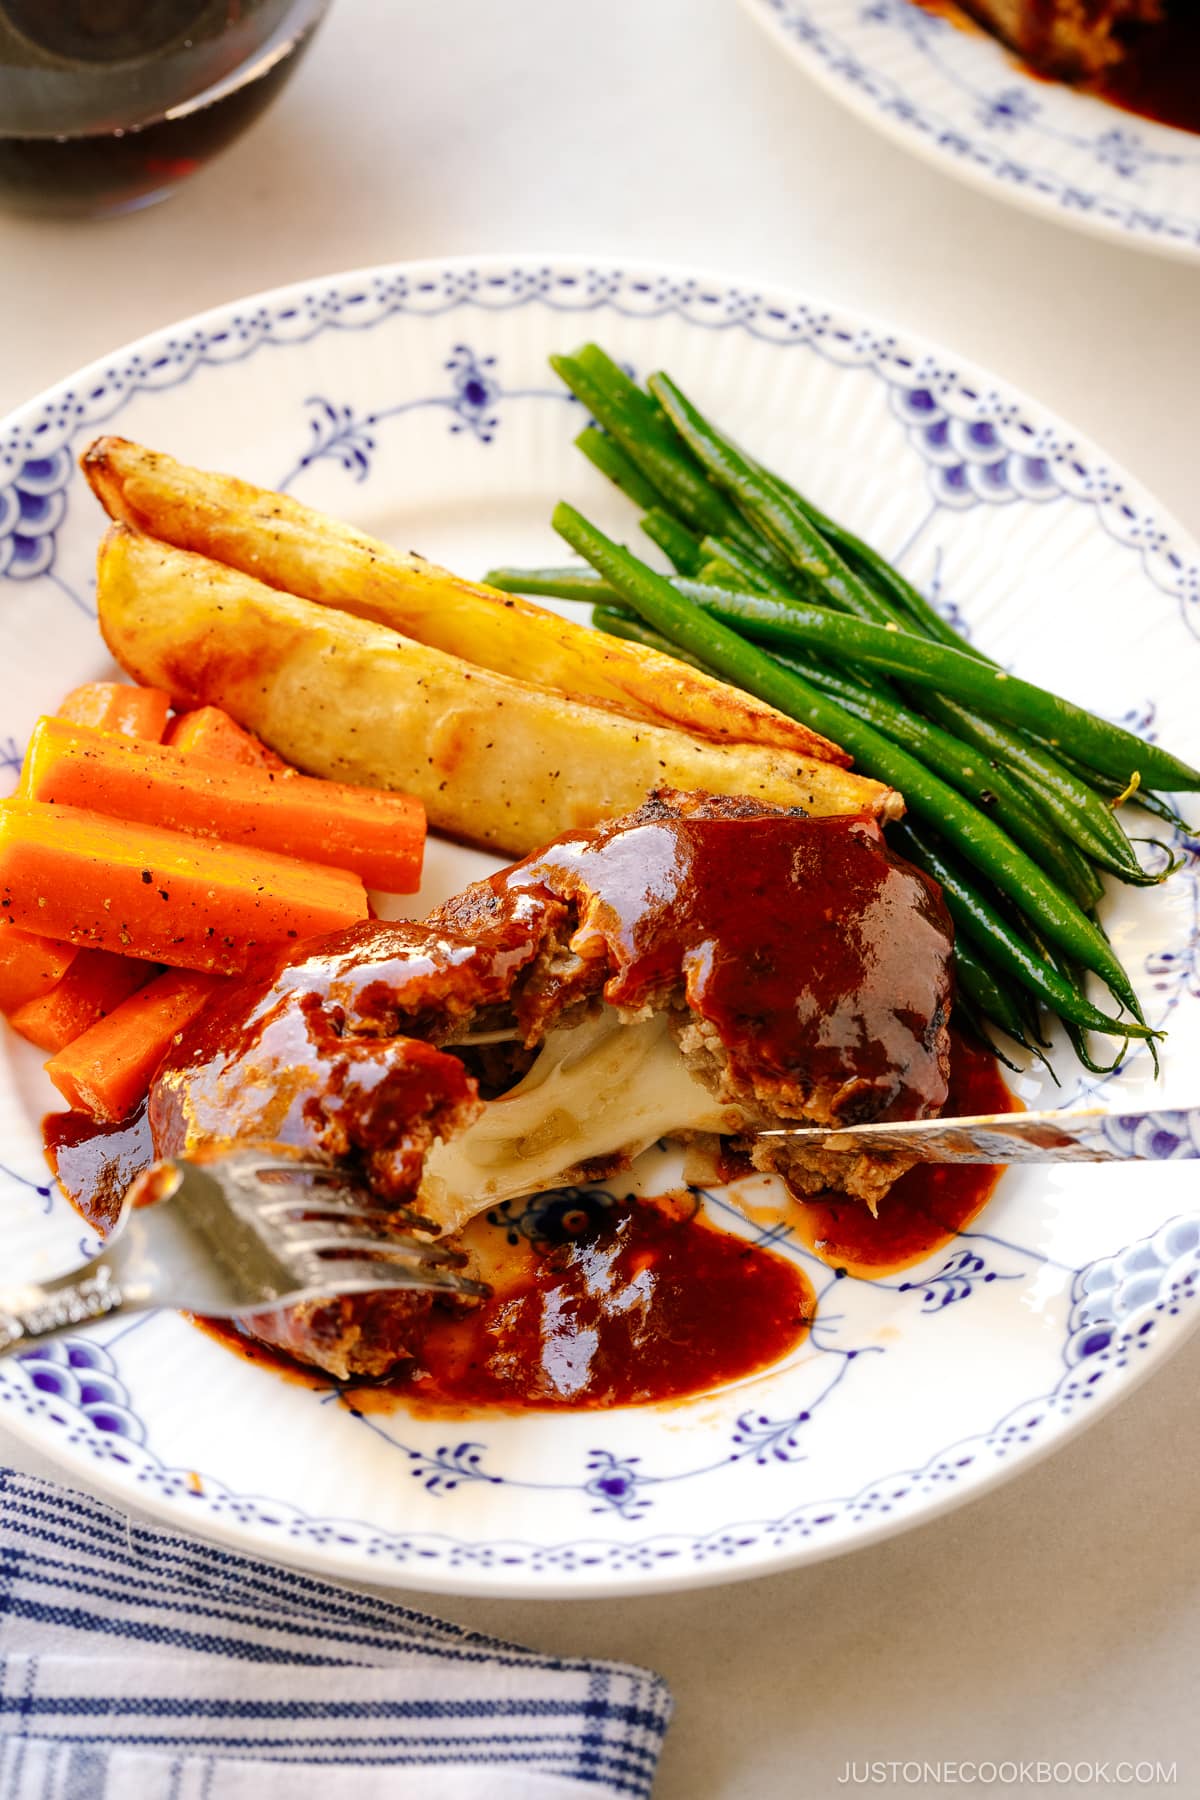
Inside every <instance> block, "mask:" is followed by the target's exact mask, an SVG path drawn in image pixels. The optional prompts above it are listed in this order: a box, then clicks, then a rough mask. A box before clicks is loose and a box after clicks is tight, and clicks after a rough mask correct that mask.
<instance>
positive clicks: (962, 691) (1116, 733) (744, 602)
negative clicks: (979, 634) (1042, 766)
mask: <svg viewBox="0 0 1200 1800" xmlns="http://www.w3.org/2000/svg"><path fill="white" fill-rule="evenodd" d="M711 610H712V611H713V612H714V613H716V614H717V615H718V616H719V617H720V618H721V619H723V620H724V621H726V622H729V621H733V622H735V623H736V624H738V625H740V626H741V627H742V628H743V629H744V630H745V631H746V632H747V633H748V635H750V636H752V637H753V638H755V639H756V640H757V641H758V642H760V643H766V644H770V645H773V646H778V647H779V648H780V649H784V650H786V649H788V648H789V647H791V646H793V645H795V644H807V645H808V646H809V647H810V648H813V649H816V650H819V651H820V652H822V653H823V654H826V655H829V656H835V657H838V658H839V659H840V660H841V661H843V662H846V661H849V662H851V663H855V662H858V661H860V660H861V661H862V662H865V663H867V664H868V665H869V666H870V667H871V668H876V669H882V670H884V672H885V673H887V674H890V675H899V676H901V677H903V679H904V680H905V681H912V682H916V683H917V684H918V685H919V686H921V687H930V688H933V689H935V690H937V691H938V692H941V693H945V694H949V695H951V696H952V697H953V698H955V699H959V700H965V701H966V702H967V704H968V705H969V706H971V707H973V708H978V709H979V710H981V711H982V712H984V713H986V714H987V715H988V716H990V717H994V718H999V719H1003V720H1005V721H1006V722H1007V723H1008V724H1009V725H1017V726H1020V727H1021V728H1023V729H1025V730H1029V731H1033V732H1037V733H1038V734H1039V735H1042V736H1045V737H1047V738H1048V739H1049V741H1050V742H1051V743H1052V744H1053V745H1054V746H1055V747H1056V748H1057V747H1058V745H1059V744H1060V743H1065V744H1066V745H1067V747H1068V749H1069V750H1070V752H1071V753H1072V754H1074V755H1076V756H1078V757H1079V758H1080V759H1081V760H1083V761H1085V762H1087V763H1090V764H1091V765H1092V766H1093V767H1094V768H1097V769H1099V770H1100V771H1101V773H1103V774H1107V775H1111V776H1112V777H1114V779H1115V778H1119V777H1120V776H1121V775H1124V776H1125V778H1126V780H1128V779H1129V778H1130V776H1132V775H1133V773H1134V772H1135V771H1139V772H1140V773H1141V776H1142V779H1143V780H1144V781H1145V782H1146V783H1147V785H1148V786H1150V787H1155V788H1164V789H1166V790H1168V791H1174V790H1175V789H1191V790H1195V789H1200V770H1196V769H1193V768H1192V767H1191V766H1190V765H1189V764H1188V763H1185V762H1183V761H1181V760H1180V759H1179V758H1178V757H1175V756H1172V755H1171V754H1170V752H1169V751H1166V750H1163V749H1161V748H1160V747H1159V746H1158V745H1157V744H1147V743H1146V742H1145V741H1144V740H1143V739H1141V738H1137V737H1134V735H1133V733H1132V732H1130V731H1125V730H1124V729H1123V728H1122V727H1121V726H1120V725H1110V724H1109V723H1108V721H1107V720H1106V719H1099V718H1097V717H1096V715H1095V714H1094V713H1090V712H1087V711H1086V710H1085V708H1083V707H1082V706H1076V705H1075V704H1074V702H1073V701H1070V700H1063V699H1061V698H1060V697H1059V696H1058V695H1057V694H1052V693H1050V692H1049V691H1048V690H1047V689H1046V688H1040V687H1035V686H1034V684H1033V683H1032V682H1029V681H1022V680H1021V679H1020V677H1019V676H1016V675H1009V674H1008V673H1006V671H1005V670H1003V669H997V668H994V667H993V666H991V665H990V664H987V663H980V662H978V661H977V660H976V659H975V658H974V657H971V656H965V655H964V654H963V652H962V651H961V650H952V649H950V648H949V646H948V645H946V644H937V643H934V642H933V641H932V639H929V638H922V637H917V636H916V635H915V633H912V632H907V631H900V630H898V629H897V628H896V626H895V625H872V624H868V623H866V622H865V621H864V620H862V619H851V618H840V617H838V616H836V615H835V614H833V613H831V612H830V610H829V609H828V608H827V607H818V606H810V605H804V604H801V603H799V602H797V601H795V600H791V599H786V598H776V597H775V596H771V595H766V594H740V593H733V594H729V595H728V596H724V597H723V596H722V595H721V594H720V593H719V592H718V593H714V595H713V600H712V606H711Z"/></svg>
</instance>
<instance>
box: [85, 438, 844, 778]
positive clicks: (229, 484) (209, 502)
mask: <svg viewBox="0 0 1200 1800" xmlns="http://www.w3.org/2000/svg"><path fill="white" fill-rule="evenodd" d="M82 466H83V470H84V473H85V474H86V476H87V478H88V480H89V481H90V483H91V485H92V487H93V489H94V490H95V492H96V494H97V496H98V497H99V499H100V501H101V504H102V505H103V506H104V508H105V510H106V511H107V512H108V514H109V515H110V517H112V518H113V519H116V520H119V521H121V522H122V523H124V524H126V525H132V526H134V527H136V528H137V529H138V530H139V531H144V532H146V533H148V534H149V535H150V536H151V537H156V538H160V539H161V540H162V541H163V542H164V543H167V544H174V545H175V546H176V547H177V548H178V549H181V550H193V551H196V552H198V553H199V554H200V555H203V556H211V557H213V558H215V560H216V561H217V562H222V563H227V564H228V565H229V567H230V568H234V569H240V570H241V571H242V572H243V574H246V575H253V576H255V577H256V578H257V579H258V580H259V581H264V582H266V583H267V585H268V586H270V587H275V588H280V589H282V590H283V591H284V592H285V593H289V594H295V595H298V596H299V597H300V598H301V599H305V600H314V601H317V602H319V603H320V604H321V605H323V606H335V607H338V608H339V609H340V610H341V611H342V612H346V613H353V614H354V615H355V617H357V618H360V619H371V620H374V622H375V623H376V624H377V625H387V626H389V627H390V628H391V629H392V630H393V631H398V632H400V633H401V634H402V635H403V636H405V637H409V638H415V639H416V641H417V642H418V643H420V644H427V645H429V646H430V647H431V648H432V649H435V650H445V651H447V652H448V653H449V654H450V655H451V656H460V657H462V658H463V659H464V660H465V661H467V662H471V663H475V664H477V665H478V666H480V667H481V668H485V669H491V670H493V671H494V672H495V673H496V674H499V675H511V676H512V677H513V679H514V680H517V681H523V682H535V683H536V684H537V685H538V686H539V687H548V688H557V689H558V691H559V692H560V693H563V694H566V695H567V696H568V697H569V698H571V699H573V700H581V701H584V702H586V703H588V704H600V705H603V706H614V707H617V708H618V709H619V710H620V711H621V712H624V713H626V714H628V715H629V716H631V717H633V718H639V719H645V720H647V721H648V722H649V723H650V724H654V725H677V726H679V727H680V728H681V729H682V730H684V731H688V732H691V733H692V734H693V735H694V736H700V737H707V738H711V739H713V741H714V742H716V743H744V744H764V745H769V746H771V747H772V748H774V749H777V750H782V751H785V752H786V753H788V754H789V755H799V756H803V757H812V758H816V759H817V760H818V761H822V762H832V763H839V764H841V765H842V766H843V767H846V766H848V765H849V763H850V760H851V759H850V757H849V756H847V755H846V752H845V751H844V750H841V749H839V748H838V746H837V745H835V744H831V743H830V742H829V741H828V739H826V738H823V737H821V736H819V735H818V733H816V732H815V731H811V730H810V729H809V728H808V726H806V725H800V724H797V723H796V722H795V721H794V720H792V719H788V718H785V717H784V715H783V714H782V713H779V712H776V711H775V709H774V708H773V707H770V706H767V705H765V704H764V703H763V702H762V701H760V700H756V699H754V698H753V696H752V695H750V694H744V693H742V692H740V690H739V689H737V688H734V687H729V686H727V685H726V683H724V682H722V681H717V680H715V679H714V678H713V677H712V676H709V675H704V674H702V673H701V672H700V670H698V669H693V668H691V667H689V666H688V665H687V664H686V663H681V662H677V661H676V660H675V659H674V658H673V657H668V656H660V655H659V654H658V652H657V651H654V650H648V649H646V648H645V647H644V646H643V645H641V644H627V643H624V642H622V641H621V640H620V639H618V638H609V637H605V636H604V635H603V634H601V633H598V632H594V631H591V630H590V629H589V628H588V627H587V626H586V625H578V624H575V623H573V622H572V621H570V620H568V619H563V618H560V617H559V615H558V614H557V613H553V612H549V611H547V610H546V608H544V607H541V606H535V605H533V604H532V603H531V602H530V601H528V600H520V599H516V598H514V597H513V596H512V595H510V594H501V593H497V592H496V591H495V590H494V589H492V588H488V587H482V586H480V585H479V584H477V583H475V582H470V581H463V580H461V579H460V578H459V577H458V576H456V575H452V574H450V573H449V572H448V571H447V570H445V569H440V568H438V567H437V565H436V564H434V563H430V562H426V561H425V559H424V558H423V557H420V556H414V555H409V556H404V555H401V554H400V553H399V552H398V551H395V550H393V549H391V548H390V547H389V546H388V545H387V544H382V543H378V542H376V541H375V540H374V539H372V538H369V537H364V535H363V534H362V533H361V532H359V531H354V530H352V529H351V527H350V526H349V525H343V524H341V523H339V521H337V520H336V519H330V518H326V517H325V515H324V514H323V513H319V512H314V511H313V510H312V508H311V507H308V506H302V505H301V504H300V502H299V501H298V500H293V499H291V498H290V497H289V496H288V495H286V494H275V493H271V492H270V491H269V490H267V489H265V488H259V487H254V486H253V485H252V484H251V483H250V482H248V481H239V480H237V479H236V478H235V477H234V476H232V475H216V474H209V473H207V472H206V471H204V470H201V469H191V468H187V467H185V465H184V464H182V463H178V462H175V461H174V460H173V459H172V458H171V457H169V456H164V455H163V454H161V452H158V451H154V450H146V449H144V448H143V447H142V446H141V445H140V444H132V443H129V442H128V441H127V440H126V439H125V438H118V437H102V438H98V439H97V440H96V442H95V443H94V444H93V445H92V446H91V448H90V449H89V450H88V451H87V452H86V453H85V455H84V457H83V465H82Z"/></svg>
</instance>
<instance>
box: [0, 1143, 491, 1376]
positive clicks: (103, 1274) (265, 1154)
mask: <svg viewBox="0 0 1200 1800" xmlns="http://www.w3.org/2000/svg"><path fill="white" fill-rule="evenodd" d="M142 1182H144V1183H149V1184H151V1191H153V1192H154V1193H155V1195H156V1199H155V1203H154V1204H153V1205H150V1206H135V1205H134V1204H133V1201H132V1199H131V1198H130V1197H129V1196H127V1197H126V1200H125V1204H124V1207H123V1208H122V1211H121V1216H120V1218H119V1220H118V1222H117V1226H116V1229H115V1231H114V1233H113V1235H112V1237H111V1238H110V1240H109V1243H108V1244H107V1246H106V1247H105V1249H104V1250H103V1251H102V1252H101V1253H100V1255H99V1256H96V1257H94V1258H93V1259H92V1261H91V1262H89V1263H85V1264H84V1265H83V1267H82V1268H79V1269H74V1270H72V1271H71V1273H70V1274H68V1275H60V1276H58V1277H57V1278H56V1279H54V1280H52V1281H47V1282H44V1283H30V1284H28V1285H27V1286H25V1287H18V1288H13V1289H7V1290H5V1289H0V1356H3V1355H4V1354H5V1352H6V1351H10V1350H17V1349H20V1348H22V1347H23V1346H25V1345H27V1344H34V1343H37V1342H38V1341H39V1340H40V1339H42V1338H47V1337H53V1336H54V1334H55V1333H56V1332H59V1331H65V1330H67V1329H68V1328H69V1327H71V1326H73V1325H81V1324H84V1323H86V1322H87V1321H88V1320H90V1319H99V1318H102V1317H104V1316H105V1315H106V1314H110V1313H122V1312H146V1311H150V1310H153V1309H154V1308H157V1307H167V1308H171V1309H175V1310H180V1311H184V1312H197V1313H207V1314H209V1315H210V1316H211V1317H213V1318H231V1317H233V1316H234V1315H235V1314H237V1313H252V1312H268V1311H271V1310H272V1309H273V1308H275V1307H279V1306H292V1305H295V1304H296V1303H297V1302H298V1301H302V1300H317V1299H328V1298H331V1297H333V1296H335V1295H339V1294H368V1293H379V1292H383V1291H386V1290H389V1289H399V1288H416V1289H432V1290H434V1291H436V1292H439V1293H446V1294H476V1295H486V1294H487V1293H488V1292H489V1291H490V1290H489V1289H488V1288H486V1287H484V1286H483V1285H482V1284H481V1283H480V1282H478V1281H472V1280H471V1279H470V1278H469V1277H468V1276H466V1275H464V1274H462V1272H461V1271H462V1266H463V1264H464V1263H465V1262H466V1257H465V1256H464V1255H463V1254H462V1252H461V1251H458V1250H451V1249H449V1248H447V1247H446V1246H444V1245H441V1244H435V1243H430V1242H428V1241H423V1240H422V1238H421V1237H419V1236H417V1235H415V1234H417V1233H425V1234H430V1235H431V1234H433V1233H434V1232H436V1231H437V1226H436V1225H434V1224H432V1223H431V1221H430V1220H428V1219H423V1218H421V1216H420V1215H419V1214H418V1213H414V1212H410V1211H408V1210H407V1209H405V1208H391V1209H388V1210H384V1209H383V1208H382V1207H380V1206H379V1205H378V1204H372V1199H371V1196H370V1194H369V1193H368V1192H367V1190H366V1189H365V1188H363V1187H361V1186H359V1185H358V1184H356V1183H355V1182H354V1181H353V1179H352V1178H351V1177H349V1176H348V1175H346V1174H345V1173H343V1172H342V1171H340V1170H338V1169H335V1168H332V1167H330V1166H329V1165H327V1164H321V1163H308V1162H301V1161H296V1162H288V1161H286V1160H284V1159H281V1158H280V1157H279V1156H278V1154H276V1155H275V1156H272V1154H271V1152H270V1150H259V1151H253V1150H241V1151H237V1152H235V1153H234V1154H233V1155H231V1156H226V1157H223V1158H221V1159H220V1160H219V1161H214V1162H207V1163H203V1164H200V1163H191V1162H184V1161H182V1160H180V1161H177V1162H164V1163H159V1164H157V1165H156V1166H155V1168H154V1169H153V1170H151V1171H149V1173H148V1175H147V1176H145V1177H143V1178H142ZM135 1187H136V1188H137V1191H139V1192H144V1191H146V1189H145V1188H143V1187H142V1186H141V1185H140V1184H135ZM133 1191H134V1190H131V1193H132V1192H133Z"/></svg>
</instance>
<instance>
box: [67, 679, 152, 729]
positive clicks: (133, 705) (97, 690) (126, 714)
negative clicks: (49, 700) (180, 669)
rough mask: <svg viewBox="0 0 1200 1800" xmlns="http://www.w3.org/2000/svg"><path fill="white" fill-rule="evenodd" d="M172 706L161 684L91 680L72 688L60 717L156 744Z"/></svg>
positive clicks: (78, 723)
mask: <svg viewBox="0 0 1200 1800" xmlns="http://www.w3.org/2000/svg"><path fill="white" fill-rule="evenodd" d="M170 710H171V696H170V694H168V693H166V692H164V690H163V689H162V688H152V687H135V686H134V685H133V684H132V683H130V682H128V681H89V682H88V683H87V685H86V686H85V687H77V688H72V690H71V692H70V693H69V694H68V695H67V697H66V699H65V700H64V701H63V703H62V705H61V706H60V707H59V709H58V717H59V718H60V719H70V720H71V721H72V722H73V723H74V724H76V725H90V726H91V727H92V728H93V730H96V731H119V732H121V733H122V735H123V736H125V737H134V738H148V739H150V741H151V742H152V743H155V744H157V743H158V742H159V741H160V740H161V738H162V734H163V732H164V730H165V729H166V724H167V714H168V713H169V712H170Z"/></svg>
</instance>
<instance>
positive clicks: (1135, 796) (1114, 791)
mask: <svg viewBox="0 0 1200 1800" xmlns="http://www.w3.org/2000/svg"><path fill="white" fill-rule="evenodd" d="M1033 741H1034V743H1035V745H1036V746H1037V747H1038V748H1039V749H1044V748H1045V747H1046V746H1044V745H1043V744H1042V742H1041V740H1040V739H1036V738H1035V739H1034V740H1033ZM1055 755H1056V756H1057V757H1058V759H1059V760H1060V762H1062V763H1063V765H1064V766H1065V767H1066V769H1067V770H1068V771H1069V772H1070V773H1071V774H1073V775H1075V776H1078V778H1079V779H1080V780H1081V781H1085V782H1087V783H1089V784H1090V785H1091V786H1092V787H1094V788H1096V789H1097V790H1098V792H1099V793H1100V794H1102V795H1103V796H1104V798H1105V799H1106V800H1108V801H1109V802H1110V803H1111V802H1112V801H1114V800H1122V801H1123V803H1124V804H1125V805H1126V806H1136V807H1139V808H1140V809H1141V811H1143V812H1148V813H1150V814H1151V815H1152V817H1154V818H1156V819H1161V820H1162V821H1163V823H1164V825H1170V826H1171V828H1172V829H1173V830H1175V831H1180V832H1182V833H1183V835H1184V837H1189V838H1197V837H1200V830H1197V828H1196V827H1195V826H1193V825H1189V824H1188V822H1187V820H1186V819H1184V818H1181V817H1180V815H1179V814H1178V813H1177V812H1176V811H1175V809H1174V807H1171V806H1168V805H1167V802H1166V801H1165V800H1163V799H1161V798H1160V796H1159V795H1158V794H1154V793H1151V792H1150V790H1149V788H1144V787H1138V788H1137V789H1136V790H1135V792H1133V793H1130V792H1129V783H1128V782H1120V781H1114V780H1113V779H1112V778H1111V777H1110V776H1108V775H1098V774H1097V773H1096V771H1095V769H1089V768H1088V767H1087V766H1086V765H1085V764H1083V763H1077V762H1076V761H1075V760H1074V758H1073V757H1070V756H1064V755H1063V753H1062V751H1061V750H1058V751H1056V752H1055Z"/></svg>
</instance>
